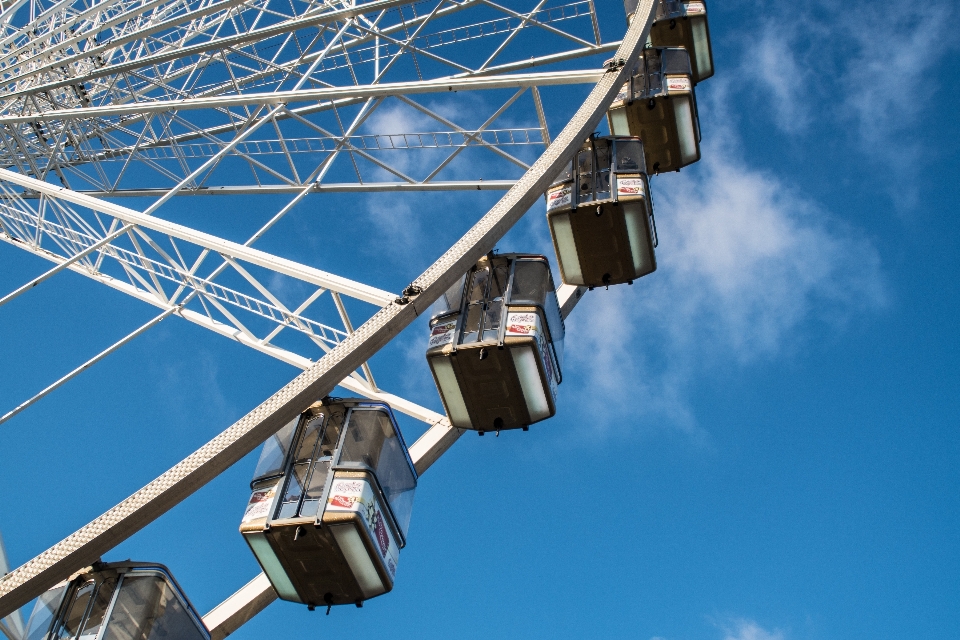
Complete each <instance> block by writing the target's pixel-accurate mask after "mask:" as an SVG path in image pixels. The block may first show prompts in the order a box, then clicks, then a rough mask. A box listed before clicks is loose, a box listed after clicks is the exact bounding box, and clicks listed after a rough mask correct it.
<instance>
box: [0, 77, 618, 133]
mask: <svg viewBox="0 0 960 640" xmlns="http://www.w3.org/2000/svg"><path fill="white" fill-rule="evenodd" d="M602 75H603V71H602V70H601V71H594V70H586V71H553V72H545V73H524V74H515V75H496V76H488V75H479V76H466V77H462V78H452V77H447V78H437V79H435V80H421V81H416V82H384V83H382V84H369V85H358V86H348V87H329V88H323V89H297V90H295V91H272V92H269V93H266V92H265V93H244V94H240V95H228V96H214V97H208V98H187V99H183V100H156V101H152V102H136V103H133V104H117V105H108V106H105V107H83V108H78V109H51V110H49V111H44V112H43V113H33V114H29V115H21V116H11V115H4V116H0V125H3V124H18V123H25V122H37V121H44V122H46V121H50V120H75V119H80V118H106V117H111V116H139V115H145V114H148V113H163V112H166V111H187V110H190V109H228V108H230V107H245V106H252V105H266V104H292V103H297V102H321V101H328V102H329V101H333V100H338V99H341V100H343V99H350V98H358V99H359V98H382V97H386V96H396V95H413V94H420V93H449V92H451V91H480V90H488V89H524V88H528V87H545V86H550V85H567V84H596V83H597V81H598V80H599V79H600V77H601V76H602Z"/></svg>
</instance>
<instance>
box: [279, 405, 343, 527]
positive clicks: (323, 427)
mask: <svg viewBox="0 0 960 640" xmlns="http://www.w3.org/2000/svg"><path fill="white" fill-rule="evenodd" d="M330 418H332V416H330ZM341 420H342V418H341ZM328 422H329V423H330V424H329V425H328V424H327V423H328ZM335 422H336V421H335V420H333V419H330V420H328V415H327V412H324V413H321V414H319V415H316V416H313V417H311V418H308V419H307V420H306V423H305V424H304V425H303V428H302V429H301V431H300V434H299V436H298V440H297V445H296V451H295V452H294V454H293V456H292V457H291V459H290V466H289V467H288V469H287V474H286V476H287V477H286V486H285V487H284V490H283V499H282V500H281V502H280V508H279V511H278V512H277V518H296V517H309V516H314V515H316V514H317V510H318V507H319V501H320V494H321V493H322V492H323V485H324V483H325V482H326V478H327V474H328V473H329V470H330V460H331V456H332V455H333V451H334V450H335V449H336V447H337V440H338V439H339V436H340V428H339V426H338V424H335Z"/></svg>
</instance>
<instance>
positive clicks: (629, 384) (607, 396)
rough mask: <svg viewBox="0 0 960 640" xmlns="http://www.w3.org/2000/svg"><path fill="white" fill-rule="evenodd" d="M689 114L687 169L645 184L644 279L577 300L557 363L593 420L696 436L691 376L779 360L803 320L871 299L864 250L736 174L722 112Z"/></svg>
mask: <svg viewBox="0 0 960 640" xmlns="http://www.w3.org/2000/svg"><path fill="white" fill-rule="evenodd" d="M722 93H723V91H722V90H721V91H720V94H722ZM702 111H706V112H708V113H711V114H713V116H712V118H711V119H714V120H715V122H714V123H713V124H712V125H711V126H710V130H711V131H712V134H711V138H710V141H709V142H707V143H706V145H705V147H704V150H703V160H701V162H700V165H699V167H698V169H697V170H696V171H684V172H682V173H681V174H679V175H676V174H673V175H667V176H660V177H658V178H656V179H655V185H654V187H655V193H654V197H655V203H656V206H657V214H658V217H657V226H658V230H659V235H660V247H659V249H658V252H657V259H658V270H657V272H656V273H654V274H651V275H650V276H647V277H646V278H644V279H643V280H641V281H638V282H637V283H636V284H635V285H634V287H624V286H621V287H615V288H613V289H611V290H609V291H598V292H594V293H592V294H589V295H588V296H587V298H585V300H584V302H583V303H582V304H581V306H580V307H578V309H577V310H576V311H575V312H574V314H573V315H572V316H571V318H570V320H569V321H568V336H569V339H568V341H567V349H568V352H567V353H568V360H567V365H566V368H567V369H568V371H572V370H574V369H575V370H577V371H579V372H581V373H583V374H584V375H585V376H586V377H587V379H588V381H587V382H586V383H585V384H583V385H582V387H583V388H585V389H589V390H590V391H589V394H590V395H591V396H594V397H600V398H603V401H604V402H603V404H604V406H605V409H604V410H605V411H608V412H611V413H613V414H615V413H620V412H626V411H627V410H628V409H629V411H630V412H632V413H636V412H637V408H638V407H639V408H640V412H641V413H645V414H647V417H653V418H657V419H662V420H665V421H666V422H668V423H670V424H672V425H673V426H675V427H679V428H680V429H683V430H685V431H687V432H689V433H690V434H692V435H694V436H700V437H702V436H703V433H702V432H701V431H700V430H699V429H698V428H697V426H696V422H695V420H694V418H693V416H692V413H691V409H690V406H689V401H688V400H687V394H688V390H689V388H690V385H691V383H692V381H694V380H695V378H696V377H698V376H702V375H716V372H717V371H718V370H721V369H723V370H730V368H731V367H732V366H734V367H736V366H743V365H751V364H753V363H756V362H758V361H769V360H773V359H775V358H778V357H781V356H783V355H784V354H789V353H790V352H791V351H793V350H794V349H796V348H797V347H798V346H800V345H801V344H802V343H803V341H804V338H805V336H807V335H809V333H810V331H811V323H813V322H816V321H820V322H825V323H826V325H827V326H828V327H834V328H838V329H839V328H842V326H843V323H844V321H845V320H846V319H848V318H849V317H850V316H851V315H852V314H854V313H856V312H861V311H870V310H874V309H877V308H879V307H881V306H882V305H883V304H884V302H885V292H884V285H883V277H882V274H881V268H880V260H879V257H878V254H877V251H876V250H875V248H874V247H873V246H872V244H871V243H870V242H869V241H868V240H866V239H864V238H863V237H861V236H860V235H858V234H857V232H856V231H855V230H853V229H851V228H850V227H849V226H847V225H845V224H843V223H842V222H840V221H838V220H836V219H834V218H833V217H832V216H831V215H830V214H829V213H827V212H826V211H824V210H823V209H822V208H821V207H819V206H818V205H817V204H816V203H814V202H812V201H810V200H809V199H807V198H806V197H805V196H804V195H803V194H802V193H800V192H799V191H797V190H796V189H795V188H794V187H792V185H789V184H786V183H784V182H783V181H782V180H781V179H779V178H777V177H775V176H773V175H771V174H769V173H766V172H764V171H760V170H758V169H756V168H753V167H751V166H750V165H748V164H747V163H746V162H745V161H744V160H743V159H742V158H741V157H740V152H739V148H738V147H739V144H738V141H737V139H736V138H735V136H734V135H733V134H732V132H731V131H730V130H729V129H727V128H725V127H724V126H723V125H722V124H720V123H721V122H722V121H723V115H724V114H723V104H715V105H710V107H709V109H704V110H702ZM640 296H642V297H640ZM625 388H629V389H630V391H631V393H630V394H625V393H624V392H623V390H624V389H625ZM584 393H586V392H584ZM609 402H613V403H614V404H612V405H610V404H609ZM617 402H619V403H621V406H617V405H616V403H617ZM607 417H608V418H612V417H613V416H607ZM596 423H598V424H617V421H616V420H615V419H607V420H598V421H596Z"/></svg>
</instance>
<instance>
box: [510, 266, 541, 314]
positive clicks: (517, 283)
mask: <svg viewBox="0 0 960 640" xmlns="http://www.w3.org/2000/svg"><path fill="white" fill-rule="evenodd" d="M549 289H550V270H549V269H548V268H547V265H546V263H544V262H542V261H540V260H517V265H516V267H514V271H513V290H512V291H511V292H510V302H511V304H518V303H522V302H528V303H530V304H539V305H542V304H543V301H544V297H545V296H546V294H547V291H548V290H549Z"/></svg>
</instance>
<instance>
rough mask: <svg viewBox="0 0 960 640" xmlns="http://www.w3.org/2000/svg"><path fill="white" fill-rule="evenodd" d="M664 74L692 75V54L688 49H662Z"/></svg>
mask: <svg viewBox="0 0 960 640" xmlns="http://www.w3.org/2000/svg"><path fill="white" fill-rule="evenodd" d="M661 51H662V52H663V54H662V55H663V72H664V73H666V74H668V75H688V76H689V75H691V74H692V73H693V71H692V70H691V69H690V54H689V53H687V50H686V49H680V48H672V49H662V50H661Z"/></svg>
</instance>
